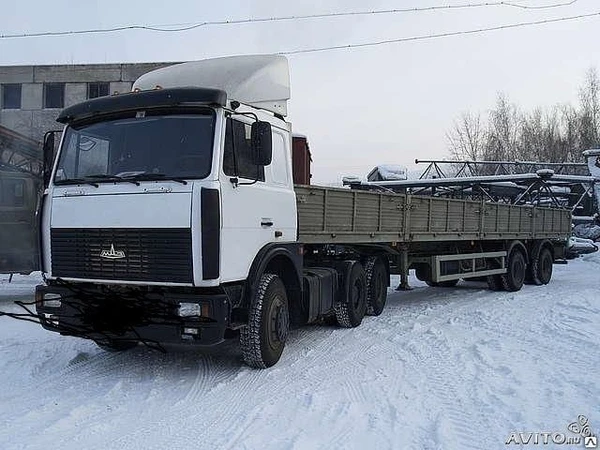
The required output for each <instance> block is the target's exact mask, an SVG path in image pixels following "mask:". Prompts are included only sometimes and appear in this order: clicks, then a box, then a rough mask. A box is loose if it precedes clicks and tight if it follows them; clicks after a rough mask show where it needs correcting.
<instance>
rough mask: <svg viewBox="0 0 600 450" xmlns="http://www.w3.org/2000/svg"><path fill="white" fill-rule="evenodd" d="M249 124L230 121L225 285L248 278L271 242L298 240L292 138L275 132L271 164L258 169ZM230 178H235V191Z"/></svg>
mask: <svg viewBox="0 0 600 450" xmlns="http://www.w3.org/2000/svg"><path fill="white" fill-rule="evenodd" d="M251 123H252V122H251V119H248V120H245V118H241V119H239V120H238V119H232V118H228V119H227V120H226V126H225V145H224V152H223V158H222V161H223V163H222V171H223V174H222V176H223V182H222V183H221V195H222V214H223V229H222V235H221V249H222V254H221V281H222V282H226V281H234V280H240V279H244V278H246V276H247V274H248V271H249V268H250V265H251V264H252V261H253V260H254V257H255V256H256V254H257V253H258V251H259V250H260V249H261V248H262V247H264V246H265V245H267V244H268V243H271V242H290V241H295V240H296V200H295V195H294V190H293V185H292V182H291V169H290V161H291V160H290V157H289V152H290V148H289V134H288V133H287V132H283V131H280V130H278V129H276V128H273V161H272V163H271V164H270V165H269V166H265V167H258V166H256V164H254V161H253V154H252V149H251V145H250V130H251ZM232 178H237V180H238V184H237V186H236V185H235V183H232V182H231V181H230V179H232Z"/></svg>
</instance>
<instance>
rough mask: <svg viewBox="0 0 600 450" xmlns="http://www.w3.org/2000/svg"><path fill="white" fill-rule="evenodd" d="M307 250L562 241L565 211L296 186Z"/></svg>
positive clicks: (301, 237)
mask: <svg viewBox="0 0 600 450" xmlns="http://www.w3.org/2000/svg"><path fill="white" fill-rule="evenodd" d="M295 191H296V202H297V207H298V240H299V241H300V242H302V243H305V244H335V243H340V242H343V243H361V244H365V243H386V242H387V243H391V242H403V243H420V242H448V241H468V240H477V241H480V240H482V241H494V240H496V241H497V240H507V239H521V240H535V239H553V240H564V239H565V238H566V237H567V236H568V234H569V233H570V229H571V222H570V220H571V214H570V212H569V211H568V210H567V209H557V208H540V207H534V206H515V205H508V204H502V203H490V202H484V201H481V202H477V201H469V200H456V199H447V198H437V197H428V196H415V195H404V194H394V193H381V192H369V191H359V190H348V189H338V188H329V187H319V186H295Z"/></svg>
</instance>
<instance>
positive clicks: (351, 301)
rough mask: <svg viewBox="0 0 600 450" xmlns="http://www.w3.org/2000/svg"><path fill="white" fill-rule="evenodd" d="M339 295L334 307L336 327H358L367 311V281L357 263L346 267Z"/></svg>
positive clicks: (360, 266)
mask: <svg viewBox="0 0 600 450" xmlns="http://www.w3.org/2000/svg"><path fill="white" fill-rule="evenodd" d="M340 294H341V295H340V298H339V301H338V302H336V304H335V306H334V311H335V318H336V320H337V323H338V325H340V326H341V327H344V328H354V327H357V326H359V325H360V324H361V322H362V320H363V317H364V316H365V312H366V309H367V279H366V275H365V270H364V269H363V266H362V264H360V263H359V262H352V264H350V265H348V267H347V269H346V273H345V276H344V283H343V286H342V292H341V293H340Z"/></svg>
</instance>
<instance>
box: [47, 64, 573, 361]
mask: <svg viewBox="0 0 600 450" xmlns="http://www.w3.org/2000/svg"><path fill="white" fill-rule="evenodd" d="M289 98H290V85H289V68H288V62H287V59H286V58H285V57H283V56H279V55H256V56H239V57H225V58H216V59H210V60H203V61H196V62H189V63H183V64H178V65H174V66H171V67H167V68H163V69H159V70H156V71H153V72H150V73H148V74H145V75H143V76H142V77H140V78H139V79H138V80H137V81H136V82H135V83H134V86H133V89H132V92H131V93H127V94H122V95H115V96H110V97H104V98H98V99H93V100H89V101H86V102H83V103H80V104H77V105H73V106H70V107H68V108H66V109H64V110H63V111H62V112H61V113H60V115H59V117H58V119H57V120H58V122H60V123H62V124H64V125H65V128H64V131H63V133H62V138H61V142H60V145H59V146H58V151H57V154H56V155H54V154H53V151H52V149H53V148H54V143H53V142H52V138H51V136H52V135H48V137H47V139H46V141H45V143H44V148H45V156H44V185H45V189H44V193H43V198H42V201H41V209H40V214H39V218H40V227H41V233H40V234H41V244H40V245H41V267H42V270H43V275H44V279H45V282H44V284H42V285H40V286H37V287H36V300H35V301H36V312H35V313H36V315H37V317H38V318H39V320H40V322H41V323H42V325H43V327H44V328H46V329H47V330H50V331H53V332H58V333H61V334H63V335H70V336H77V337H82V338H86V339H91V340H93V341H95V342H96V343H97V344H98V345H99V346H100V347H102V348H104V349H106V350H109V351H123V350H127V349H130V348H132V347H134V346H136V345H138V344H140V343H142V344H145V345H148V346H151V347H156V348H164V347H165V346H167V345H169V344H191V345H197V346H214V345H217V344H220V343H221V342H223V341H224V340H225V339H228V338H236V337H239V344H240V347H241V354H242V357H243V360H244V362H245V363H246V364H248V365H249V366H251V367H255V368H267V367H270V366H273V365H274V364H276V363H277V361H278V360H279V359H280V357H281V354H282V352H283V350H284V347H285V343H286V339H287V337H288V334H289V330H290V327H296V326H301V325H304V324H309V323H327V324H332V323H336V324H337V325H339V326H340V327H345V328H352V327H357V326H359V325H360V324H361V322H362V321H363V318H364V316H365V315H371V316H378V315H380V314H382V313H383V311H384V309H385V305H386V297H387V288H388V286H389V285H390V275H391V274H399V275H400V277H401V280H402V286H404V287H407V285H408V275H409V270H414V271H415V273H416V276H417V278H419V279H421V280H423V281H425V282H426V283H427V284H429V285H430V286H432V287H437V288H444V287H449V286H454V285H456V283H457V282H458V280H460V279H478V280H483V281H486V282H487V284H488V286H489V288H490V289H493V290H498V291H500V290H506V291H517V290H519V289H521V287H522V285H523V284H524V283H525V282H529V283H532V284H535V285H543V284H547V283H548V282H550V279H551V276H552V266H553V263H554V262H556V261H559V260H561V259H563V258H564V251H565V243H566V241H567V239H568V237H569V233H570V229H571V215H570V212H569V211H568V210H565V209H560V208H541V207H535V206H532V205H525V206H515V205H506V204H500V203H494V202H486V201H483V200H482V201H468V200H455V199H445V198H434V197H420V196H412V195H404V194H396V193H390V192H387V191H385V190H382V191H380V192H371V191H359V190H351V189H345V188H333V187H320V186H314V185H311V184H310V170H309V169H308V166H309V165H310V161H311V157H310V152H309V149H308V142H307V139H306V137H305V136H302V135H298V134H295V133H293V132H292V126H291V123H290V122H288V121H287V120H286V117H287V102H288V100H289ZM294 181H295V182H294Z"/></svg>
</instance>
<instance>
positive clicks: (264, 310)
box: [240, 273, 290, 369]
mask: <svg viewBox="0 0 600 450" xmlns="http://www.w3.org/2000/svg"><path fill="white" fill-rule="evenodd" d="M289 328H290V315H289V308H288V299H287V294H286V292H285V286H284V285H283V282H282V281H281V279H280V278H279V277H278V276H277V275H275V274H272V273H265V274H263V275H262V276H261V277H260V281H259V283H258V288H257V289H256V293H255V295H254V298H253V299H252V304H251V306H250V310H249V311H248V324H247V325H246V326H245V327H244V328H242V329H241V330H240V347H241V349H242V356H243V358H244V362H245V363H246V364H247V365H249V366H250V367H254V368H257V369H266V368H267V367H271V366H273V365H274V364H275V363H276V362H277V361H279V358H280V357H281V353H282V352H283V349H284V347H285V341H286V340H287V336H288V332H289Z"/></svg>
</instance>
